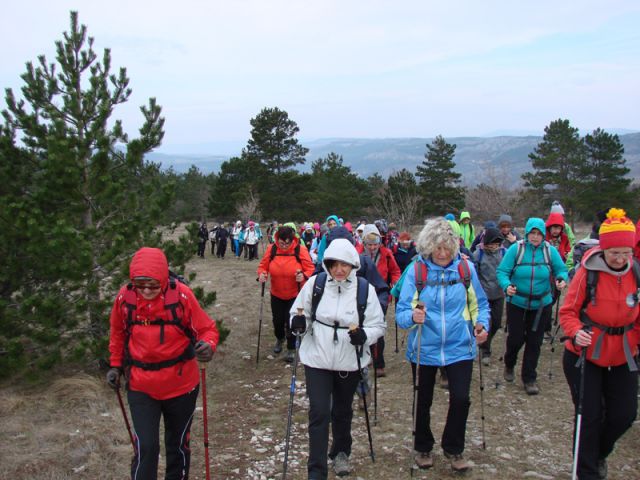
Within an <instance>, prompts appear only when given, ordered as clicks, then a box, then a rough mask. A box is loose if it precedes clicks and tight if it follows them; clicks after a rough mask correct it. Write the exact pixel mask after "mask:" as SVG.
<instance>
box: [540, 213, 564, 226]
mask: <svg viewBox="0 0 640 480" xmlns="http://www.w3.org/2000/svg"><path fill="white" fill-rule="evenodd" d="M544 225H545V227H550V226H552V225H560V226H561V227H562V229H563V230H564V215H562V214H561V213H557V212H554V213H550V214H549V218H547V221H546V222H545V224H544Z"/></svg>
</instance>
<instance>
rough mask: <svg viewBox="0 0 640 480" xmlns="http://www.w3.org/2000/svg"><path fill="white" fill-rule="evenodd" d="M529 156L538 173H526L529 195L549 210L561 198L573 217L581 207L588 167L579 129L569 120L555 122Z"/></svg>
mask: <svg viewBox="0 0 640 480" xmlns="http://www.w3.org/2000/svg"><path fill="white" fill-rule="evenodd" d="M529 158H530V159H531V165H532V167H533V170H534V172H527V173H525V174H523V175H522V179H523V180H524V182H525V187H526V188H527V189H528V198H531V199H534V201H537V207H538V208H539V209H545V210H547V209H548V208H549V206H550V205H551V203H552V202H553V200H559V201H560V203H562V205H563V206H564V209H565V213H567V214H569V216H570V215H571V212H574V211H575V210H576V207H577V206H578V194H579V193H580V192H581V191H582V189H583V185H582V182H583V180H584V173H585V168H586V155H585V147H584V143H583V141H582V139H581V138H580V134H579V132H578V129H577V128H574V127H572V126H571V125H570V123H569V120H562V119H558V120H555V121H553V122H551V123H550V124H549V125H548V126H547V127H545V129H544V137H543V139H542V142H540V143H539V144H538V146H537V147H536V148H535V150H534V151H533V152H532V153H530V154H529Z"/></svg>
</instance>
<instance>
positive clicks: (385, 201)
mask: <svg viewBox="0 0 640 480" xmlns="http://www.w3.org/2000/svg"><path fill="white" fill-rule="evenodd" d="M377 198H378V200H377V202H376V203H377V205H376V207H377V209H378V210H379V211H380V212H381V214H382V216H383V217H384V218H386V219H388V220H389V221H392V222H395V223H396V225H397V226H398V229H399V230H407V229H408V228H410V227H411V226H412V225H414V224H415V223H416V222H417V221H418V213H419V212H420V206H421V205H420V196H419V195H418V194H417V193H411V192H408V191H395V192H393V191H392V190H391V189H390V188H389V187H387V188H385V189H384V190H383V191H382V193H381V194H380V195H379V196H378V197H377Z"/></svg>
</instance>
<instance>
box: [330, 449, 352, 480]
mask: <svg viewBox="0 0 640 480" xmlns="http://www.w3.org/2000/svg"><path fill="white" fill-rule="evenodd" d="M333 471H334V472H335V474H336V475H337V476H339V477H344V476H345V475H349V473H351V467H349V457H347V454H346V453H344V452H339V453H338V454H337V455H336V456H335V458H334V459H333Z"/></svg>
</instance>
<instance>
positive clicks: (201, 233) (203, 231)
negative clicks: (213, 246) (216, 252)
mask: <svg viewBox="0 0 640 480" xmlns="http://www.w3.org/2000/svg"><path fill="white" fill-rule="evenodd" d="M208 239H209V230H208V229H207V224H206V223H204V222H202V224H200V229H199V230H198V256H199V257H200V258H204V251H205V248H206V246H207V240H208Z"/></svg>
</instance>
